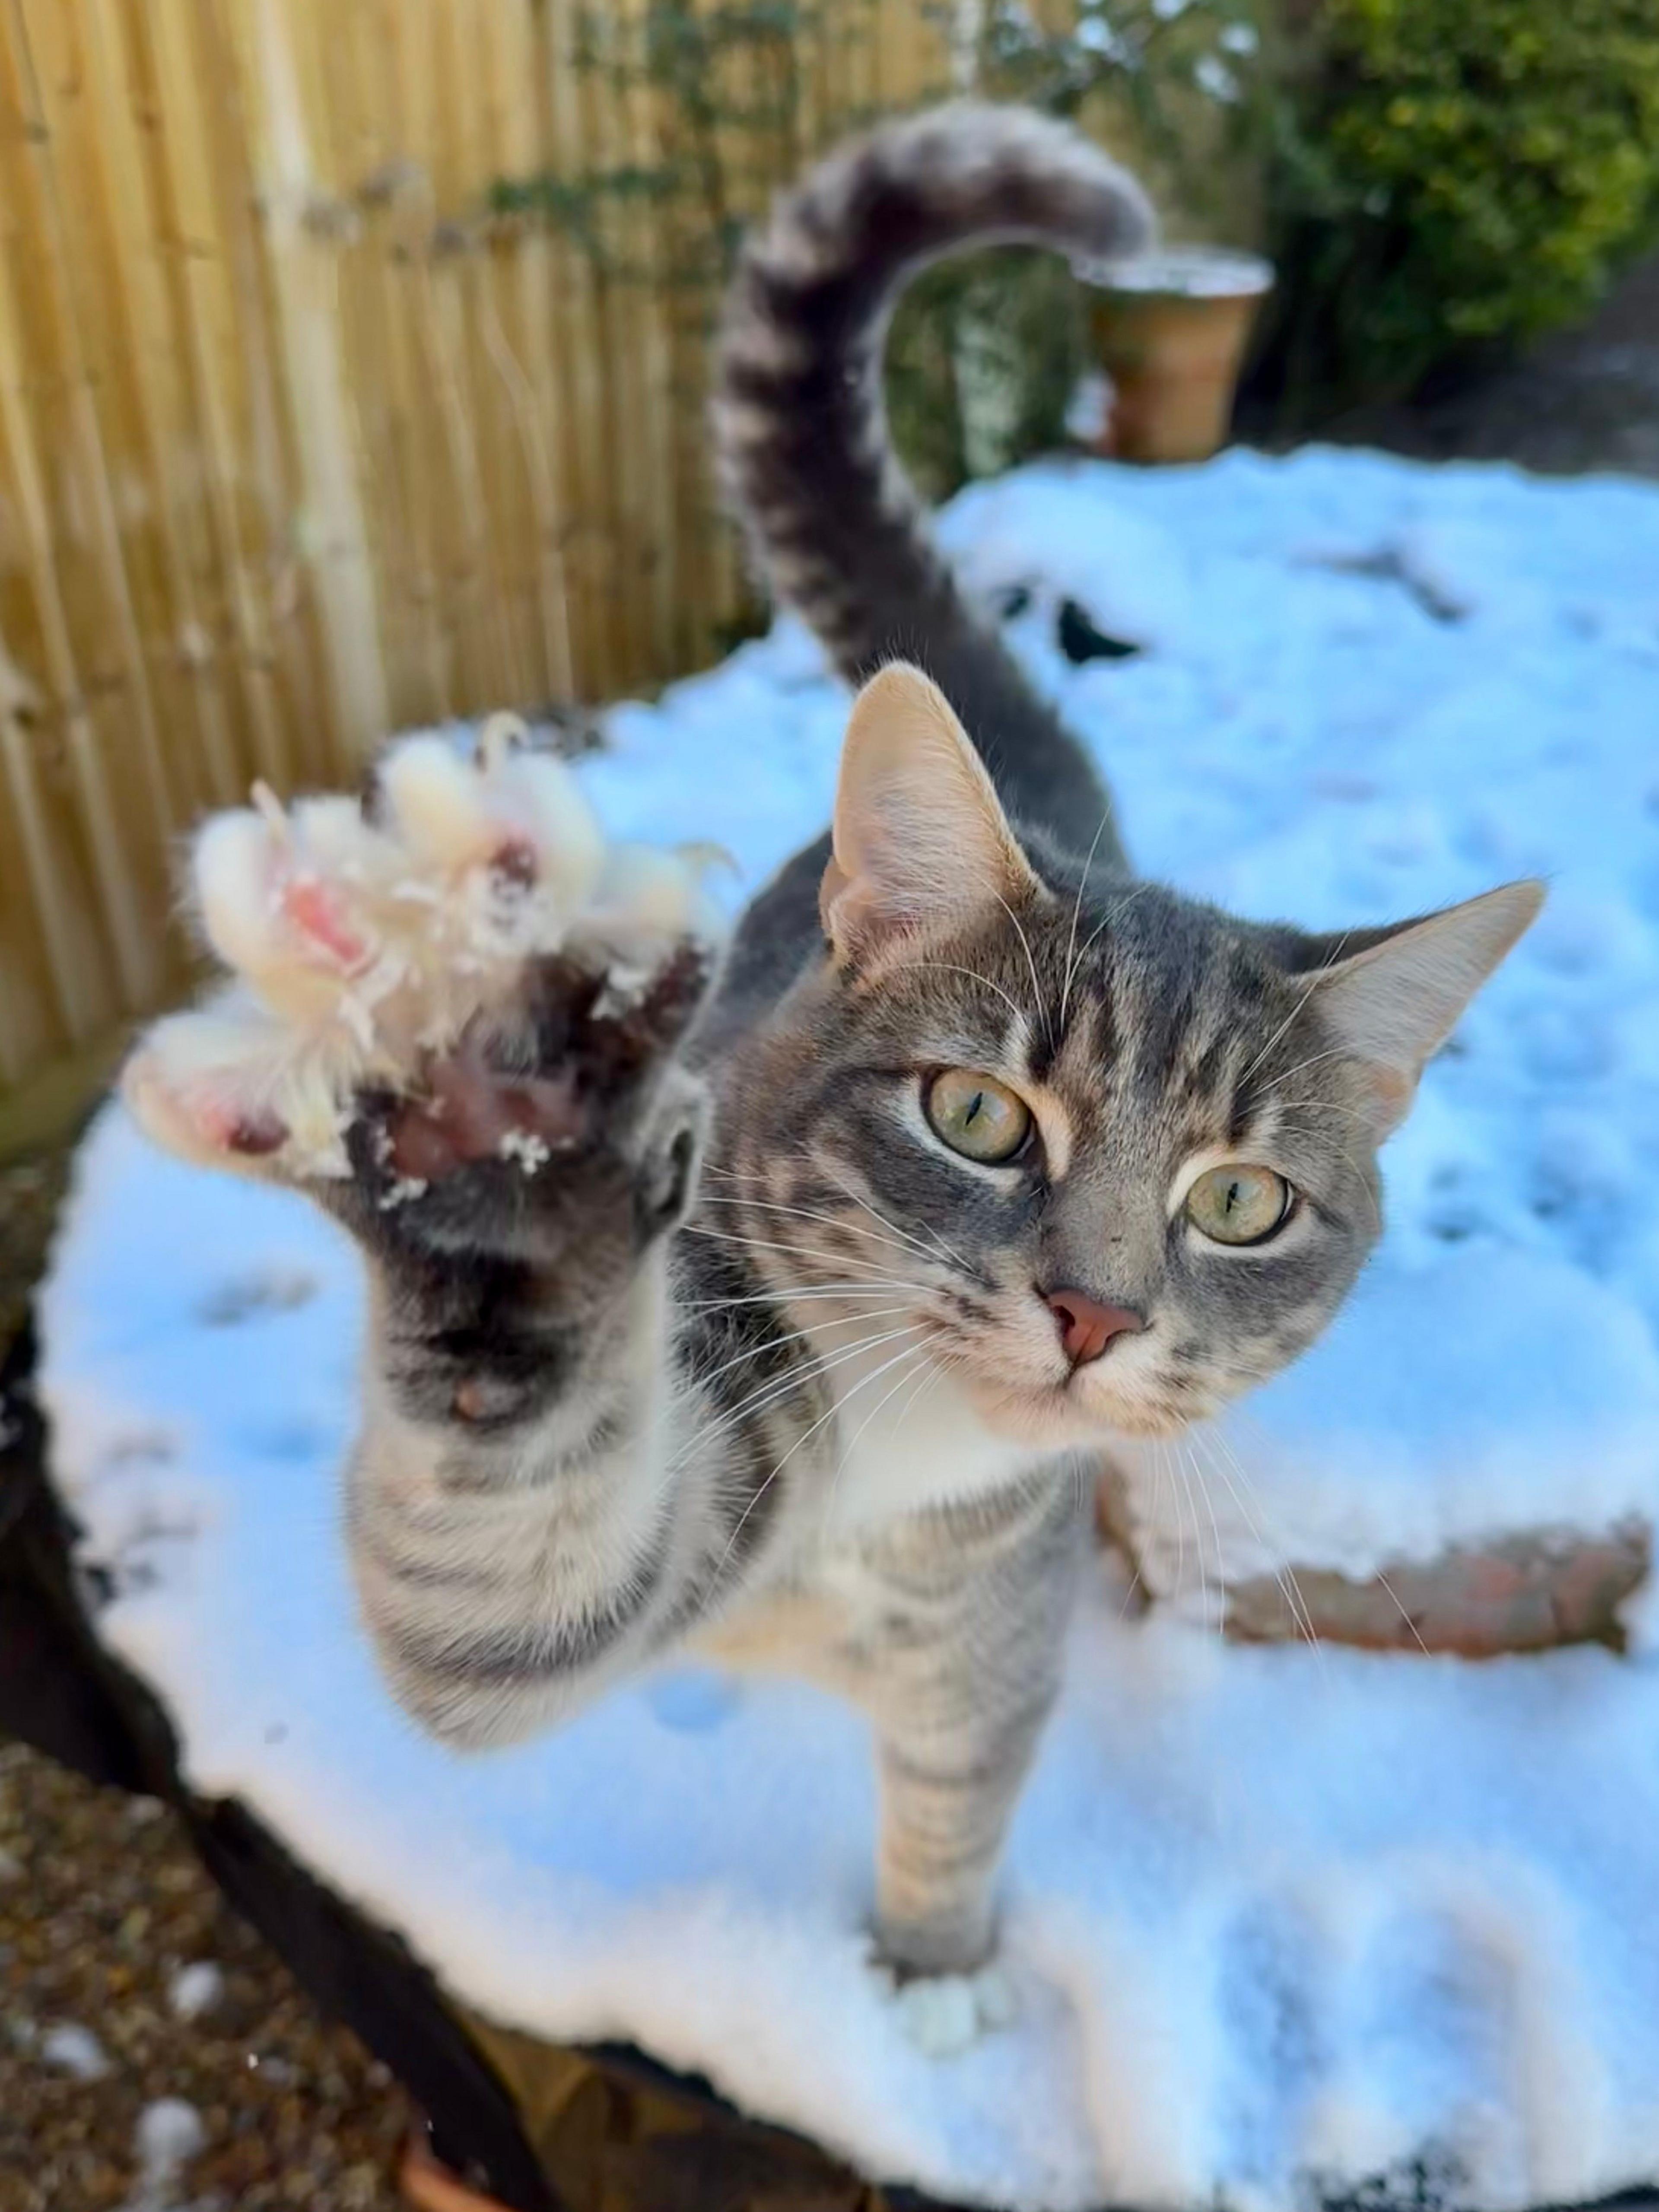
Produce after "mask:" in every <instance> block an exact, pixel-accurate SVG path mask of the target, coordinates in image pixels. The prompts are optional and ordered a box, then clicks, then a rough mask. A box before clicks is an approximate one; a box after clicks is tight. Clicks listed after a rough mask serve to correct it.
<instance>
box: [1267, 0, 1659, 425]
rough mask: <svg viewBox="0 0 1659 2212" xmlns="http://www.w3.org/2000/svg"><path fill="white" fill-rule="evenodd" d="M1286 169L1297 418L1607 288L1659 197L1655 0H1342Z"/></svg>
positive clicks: (1541, 323) (1281, 199)
mask: <svg viewBox="0 0 1659 2212" xmlns="http://www.w3.org/2000/svg"><path fill="white" fill-rule="evenodd" d="M1316 38H1317V40H1318V42H1319V46H1320V48H1321V53H1320V58H1319V60H1318V62H1317V64H1316V66H1315V67H1314V68H1312V69H1308V68H1306V67H1305V66H1304V69H1303V70H1301V71H1300V72H1298V73H1297V74H1295V75H1292V76H1289V77H1288V78H1287V80H1286V84H1287V95H1286V99H1285V105H1284V108H1283V112H1282V113H1281V116H1280V118H1279V129H1278V131H1277V133H1276V137H1277V145H1276V149H1275V154H1274V159H1273V177H1272V181H1271V186H1270V191H1271V197H1272V202H1273V210H1274V225H1273V227H1274V232H1275V236H1274V238H1273V246H1274V248H1275V250H1276V256H1277V258H1278V259H1279V264H1280V277H1281V281H1280V289H1279V305H1278V310H1277V313H1278V327H1277V331H1276V333H1275V337H1274V347H1275V351H1276V353H1277V355H1278V356H1279V360H1278V364H1277V365H1278V370H1279V386H1280V390H1281V392H1282V394H1283V395H1284V398H1285V402H1286V404H1287V407H1288V410H1289V411H1290V412H1291V413H1292V414H1295V413H1298V412H1299V413H1302V414H1306V413H1307V412H1309V411H1310V410H1313V411H1316V410H1317V408H1318V406H1319V404H1321V403H1323V404H1330V403H1331V402H1333V401H1343V400H1353V399H1359V398H1382V397H1389V396H1392V395H1396V394H1399V393H1401V392H1407V391H1409V390H1410V389H1411V388H1412V387H1413V386H1415V385H1416V384H1417V383H1418V382H1419V380H1421V378H1422V377H1423V375H1424V374H1425V372H1426V371H1427V370H1429V369H1430V368H1433V367H1435V366H1437V364H1439V363H1441V362H1444V361H1446V360H1447V359H1448V358H1449V357H1453V356H1456V355H1458V354H1459V353H1467V352H1468V351H1470V350H1471V349H1480V348H1486V347H1491V346H1492V345H1494V344H1510V343H1516V342H1518V341H1522V340H1525V339H1528V338H1530V337H1536V336H1537V335H1538V334H1539V333H1540V332H1541V331H1547V330H1549V329H1551V328H1553V327H1554V326H1557V325H1561V324H1564V323H1567V322H1570V321H1571V320H1572V319H1574V318H1576V317H1577V316H1578V315H1580V314H1582V313H1583V312H1584V311H1585V310H1587V309H1588V308H1589V307H1590V306H1591V305H1593V303H1594V301H1595V299H1596V297H1597V295H1598V294H1599V293H1600V292H1601V289H1603V287H1604V286H1605V284H1606V282H1607V277H1608V275H1609V273H1610V271H1611V270H1612V269H1613V265H1614V264H1615V262H1616V261H1617V259H1618V258H1619V257H1620V255H1621V254H1623V253H1626V252H1629V251H1631V250H1632V248H1633V247H1634V246H1637V245H1638V244H1639V243H1640V242H1641V241H1642V240H1643V239H1644V237H1645V236H1646V235H1647V234H1648V233H1649V231H1650V228H1651V226H1652V225H1653V223H1654V220H1655V216H1656V211H1659V7H1656V5H1655V0H1327V4H1326V5H1325V7H1324V8H1323V9H1322V13H1321V15H1320V17H1319V19H1318V21H1317V24H1316Z"/></svg>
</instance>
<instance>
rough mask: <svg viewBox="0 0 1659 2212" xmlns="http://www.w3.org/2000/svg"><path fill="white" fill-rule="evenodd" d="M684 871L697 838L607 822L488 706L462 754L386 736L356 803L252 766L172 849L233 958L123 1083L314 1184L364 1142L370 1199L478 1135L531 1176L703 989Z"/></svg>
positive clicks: (453, 1159)
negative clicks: (182, 856)
mask: <svg viewBox="0 0 1659 2212" xmlns="http://www.w3.org/2000/svg"><path fill="white" fill-rule="evenodd" d="M701 875H702V868H701V865H700V861H699V858H698V857H697V856H695V855H690V854H684V853H677V852H670V851H659V850H656V849H654V848H648V847H641V846H629V845H612V844H610V843H608V842H607V841H606V840H605V836H604V834H603V831H602V830H601V829H600V827H599V823H598V821H597V820H596V818H595V817H594V815H593V812H592V808H591V807H590V806H589V805H588V802H587V799H586V795H585V794H584V793H583V792H582V791H581V789H580V785H579V784H578V783H577V781H576V780H575V778H574V775H572V774H571V772H570V770H569V769H568V768H566V767H565V766H564V764H563V763H562V762H560V761H558V760H556V759H555V758H553V757H551V756H550V755H548V754H545V753H541V752H538V751H535V750H531V749H530V748H528V747H527V746H526V744H524V743H523V742H522V731H521V728H520V727H519V726H516V725H514V724H513V723H512V721H511V720H510V718H507V717H502V716H498V717H495V718H494V719H493V720H491V721H490V722H489V723H487V724H486V725H485V726H484V728H483V732H482V733H481V735H480V737H479V738H478V740H477V744H476V746H475V747H474V749H473V750H472V751H471V754H469V753H467V752H466V751H465V750H463V749H462V747H461V746H460V745H459V744H456V743H455V742H453V741H452V740H451V739H450V738H446V737H441V736H439V735H436V734H434V733H422V734H420V735H416V736H414V737H410V738H403V739H401V740H399V741H398V742H397V743H395V744H392V745H391V746H390V747H388V748H387V750H386V753H385V754H384V755H383V756H382V757H381V758H380V762H379V763H377V764H376V768H375V770H374V775H373V778H372V780H371V783H370V786H369V789H368V794H367V795H366V797H365V799H364V800H363V801H362V803H361V804H359V802H357V801H356V800H354V799H344V798H340V797H334V796H325V797H319V798H312V799H301V800H300V801H299V802H298V803H297V804H295V805H293V806H292V807H290V808H284V807H283V806H282V805H279V804H278V802H277V801H276V799H275V798H273V797H272V795H271V794H270V793H269V792H268V791H266V790H265V789H264V787H255V792H254V795H253V803H252V805H250V806H248V807H246V808H243V809H239V810H236V811H232V812H229V813H226V814H222V815H219V816H216V817H214V818H213V819H212V820H211V821H210V822H209V823H206V824H205V826H204V828H203V829H202V830H201V831H200V833H199V834H198V836H197V839H196V842H195V845H194V848H193V850H192V854H191V899H192V904H193V907H194V909H195V912H196V914H197V917H198V920H199V923H200V927H201V930H202V933H203V935H204V938H205V939H206V940H207V943H208V945H210V948H211V949H212V951H214V952H215V953H216V955H217V957H218V958H219V959H220V961H221V962H222V963H223V965H224V966H225V967H226V968H227V969H228V970H229V971H230V978H231V980H230V981H229V982H228V985H227V986H226V987H223V988H222V990H221V991H220V992H219V994H217V995H216V997H214V998H212V999H210V1000H208V1001H207V1002H206V1003H204V1005H203V1006H200V1007H198V1008H197V1009H194V1010H192V1011H191V1012H187V1013H182V1014H177V1015H173V1016H171V1017H169V1018H167V1019H166V1020H164V1021H161V1022H160V1023H158V1024H155V1027H154V1028H153V1029H152V1030H150V1031H149V1034H148V1035H147V1036H145V1037H144V1038H143V1040H142V1041H141V1042H140V1044H139V1046H138V1048H137V1050H136V1052H135V1053H134V1054H133V1055H132V1056H131V1060H129V1062H128V1065H127V1067H126V1069H125V1073H124V1076H123V1091H124V1093H125V1097H126V1100H127V1103H128V1104H129V1106H130V1107H131V1109H132V1111H133V1113H134V1115H136V1117H137V1120H138V1121H139V1122H140V1123H141V1125H142V1126H143V1127H144V1128H145V1129H146V1130H147V1132H148V1133H149V1134H150V1135H151V1136H152V1137H153V1138H154V1139H156V1141H157V1142H159V1143H161V1144H162V1145H164V1146H167V1148H168V1149H169V1150H172V1151H173V1152H179V1153H182V1154H183V1155H185V1157H186V1158H191V1159H195V1160H198V1161H203V1162H206V1163H209V1164H217V1165H223V1166H229V1167H237V1168H240V1169H242V1170H245V1171H248V1172H253V1173H257V1174H261V1175H266V1176H274V1177H276V1178H277V1179H281V1180H285V1181H289V1182H319V1183H322V1182H330V1181H333V1182H344V1181H348V1180H349V1179H351V1178H352V1177H353V1176H359V1177H361V1176H362V1174H363V1173H364V1171H365V1164H366V1163H367V1166H368V1170H372V1171H373V1172H374V1178H375V1179H376V1180H377V1182H378V1184H379V1186H380V1187H379V1190H378V1197H379V1200H380V1202H381V1203H383V1204H394V1205H395V1204H396V1203H398V1202H399V1200H406V1199H409V1198H410V1197H413V1196H415V1195H417V1194H419V1192H420V1190H421V1189H422V1188H424V1187H425V1186H426V1185H427V1184H428V1182H430V1181H431V1180H432V1179H433V1178H434V1177H435V1176H440V1175H442V1174H445V1173H447V1172H449V1171H451V1170H453V1169H455V1168H457V1167H459V1166H463V1165H469V1164H473V1163H475V1162H477V1160H479V1159H481V1158H486V1157H488V1158H491V1159H495V1160H498V1161H501V1162H505V1163H507V1164H511V1165H513V1166H514V1167H515V1168H516V1169H517V1170H518V1171H519V1172H520V1173H521V1174H522V1175H525V1176H530V1175H533V1174H534V1173H536V1172H537V1171H538V1170H539V1169H540V1168H541V1167H542V1166H543V1165H544V1164H545V1163H546V1162H547V1161H548V1159H549V1158H550V1157H551V1156H552V1155H553V1154H554V1153H555V1152H557V1151H559V1150H560V1149H561V1148H568V1147H570V1146H574V1145H575V1144H577V1143H578V1142H580V1140H581V1139H582V1138H583V1137H584V1136H585V1135H586V1133H588V1132H589V1130H590V1128H591V1125H592V1116H593V1114H594V1113H595V1112H598V1111H601V1110H608V1109H614V1108H615V1107H616V1106H617V1103H618V1101H619V1099H620V1098H621V1097H622V1096H623V1093H624V1092H625V1091H627V1089H628V1088H629V1085H630V1084H631V1085H633V1086H634V1088H635V1090H637V1089H639V1088H640V1087H641V1085H642V1083H643V1082H644V1081H645V1079H647V1076H648V1073H649V1072H650V1069H651V1066H653V1063H654V1062H655V1061H657V1060H660V1059H661V1058H662V1057H663V1056H664V1055H665V1054H666V1053H667V1052H668V1051H669V1050H671V1048H672V1046H673V1045H674V1044H675V1043H677V1042H678V1039H679V1037H680V1036H681V1035H682V1034H683V1032H684V1029H685V1028H686V1026H687V1025H688V1023H689V1021H690V1018H691V1016H692V1015H693V1014H694V1013H695V1012H696V1006H698V1005H699V1004H700V1003H701V1000H702V995H703V994H704V992H705V990H706V988H707V986H708V980H709V977H710V975H712V973H713V970H714V965H715V961H716V957H717V946H718V940H719V938H720V922H719V919H718V916H717V915H716V912H715V909H714V908H713V906H712V905H711V903H710V902H709V901H708V898H707V897H706V896H705V895H704V893H703V890H702V881H701ZM365 1129H367V1131H368V1133H367V1137H366V1138H365V1136H364V1131H365Z"/></svg>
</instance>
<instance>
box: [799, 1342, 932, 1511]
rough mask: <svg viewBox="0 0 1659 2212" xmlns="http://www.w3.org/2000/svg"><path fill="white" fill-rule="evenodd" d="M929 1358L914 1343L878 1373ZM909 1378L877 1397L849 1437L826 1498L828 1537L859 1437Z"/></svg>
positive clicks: (921, 1346)
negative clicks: (838, 1494) (842, 1483)
mask: <svg viewBox="0 0 1659 2212" xmlns="http://www.w3.org/2000/svg"><path fill="white" fill-rule="evenodd" d="M901 1359H905V1360H909V1359H921V1360H923V1361H925V1360H926V1359H927V1346H926V1345H925V1344H913V1345H912V1346H910V1347H909V1349H908V1351H907V1352H900V1353H898V1354H897V1355H896V1357H895V1358H892V1359H890V1360H889V1361H887V1362H886V1363H885V1364H884V1365H883V1366H881V1367H879V1368H878V1369H877V1370H876V1371H877V1373H878V1375H884V1374H885V1373H886V1372H887V1369H888V1368H889V1367H894V1366H896V1365H897V1364H898V1362H899V1360H901ZM909 1380H910V1377H909V1376H908V1375H904V1374H901V1375H900V1376H899V1378H898V1380H897V1382H896V1383H894V1384H893V1386H892V1388H891V1389H889V1390H884V1391H883V1393H882V1395H881V1396H880V1397H879V1398H878V1399H877V1401H876V1402H875V1404H874V1405H873V1406H872V1407H871V1408H870V1410H869V1412H868V1413H866V1415H865V1417H864V1419H862V1420H861V1421H860V1423H859V1425H858V1426H857V1428H856V1429H854V1431H853V1433H852V1435H851V1437H849V1438H848V1443H847V1449H846V1450H845V1451H844V1452H842V1455H841V1457H840V1459H839V1460H838V1461H837V1462H836V1469H835V1472H834V1474H832V1475H831V1476H830V1478H829V1496H828V1498H826V1499H825V1500H824V1507H823V1535H824V1537H825V1538H826V1539H827V1538H828V1536H829V1524H830V1521H831V1519H832V1517H833V1516H834V1513H835V1510H836V1490H837V1489H838V1488H839V1487H840V1484H841V1478H842V1474H843V1473H844V1472H845V1471H846V1468H847V1467H848V1463H849V1462H850V1461H851V1459H852V1456H853V1454H854V1451H856V1450H857V1449H858V1442H859V1438H860V1437H861V1436H862V1435H863V1434H864V1432H865V1431H866V1429H867V1428H868V1427H869V1425H870V1424H871V1422H872V1421H873V1420H874V1419H875V1418H876V1416H877V1414H878V1413H880V1411H881V1409H882V1407H884V1406H885V1405H886V1404H887V1403H888V1402H889V1401H890V1400H891V1399H893V1398H895V1397H896V1396H897V1395H898V1393H899V1392H900V1391H901V1390H902V1389H903V1388H904V1386H905V1384H906V1383H908V1381H909ZM854 1395H855V1393H854V1392H851V1391H849V1392H848V1399H849V1401H850V1399H851V1398H852V1397H853V1396H854Z"/></svg>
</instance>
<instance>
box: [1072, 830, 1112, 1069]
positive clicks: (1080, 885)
mask: <svg viewBox="0 0 1659 2212" xmlns="http://www.w3.org/2000/svg"><path fill="white" fill-rule="evenodd" d="M1111 818H1112V810H1111V808H1110V807H1108V808H1107V809H1106V811H1105V812H1104V813H1103V815H1102V816H1101V817H1100V827H1099V829H1097V830H1096V832H1095V835H1094V842H1093V843H1092V844H1091V846H1090V848H1089V857H1088V859H1087V860H1085V862H1084V863H1083V873H1082V874H1081V875H1080V876H1079V878H1078V879H1077V896H1076V897H1075V898H1074V899H1073V901H1072V927H1071V933H1070V935H1069V936H1068V937H1067V939H1066V980H1065V981H1064V982H1063V983H1062V984H1061V986H1060V1035H1061V1036H1065V1034H1066V1010H1067V1009H1068V1008H1069V1006H1071V1003H1072V978H1073V975H1075V974H1076V973H1077V926H1078V922H1079V920H1080V919H1081V917H1082V914H1083V894H1084V892H1085V890H1086V889H1087V888H1088V883H1089V871H1090V869H1091V868H1092V867H1093V866H1094V864H1095V854H1097V852H1098V851H1099V850H1100V841H1101V839H1102V838H1103V836H1105V834H1106V825H1107V823H1109V821H1110V820H1111Z"/></svg>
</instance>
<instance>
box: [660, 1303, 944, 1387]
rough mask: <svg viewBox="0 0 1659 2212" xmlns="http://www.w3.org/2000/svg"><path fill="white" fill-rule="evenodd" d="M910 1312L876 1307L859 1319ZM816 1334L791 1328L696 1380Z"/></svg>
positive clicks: (702, 1371)
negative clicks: (783, 1334) (782, 1334)
mask: <svg viewBox="0 0 1659 2212" xmlns="http://www.w3.org/2000/svg"><path fill="white" fill-rule="evenodd" d="M910 1310H911V1309H910V1308H909V1307H908V1305H902V1306H878V1307H877V1308H876V1309H875V1310H874V1312H865V1313H861V1314H860V1316H859V1319H860V1321H884V1320H885V1319H887V1318H888V1316H890V1315H892V1314H902V1313H908V1312H909V1311H910ZM816 1335H817V1330H816V1329H812V1328H792V1329H791V1330H790V1331H789V1333H788V1334H787V1335H786V1336H772V1337H768V1338H766V1339H765V1340H763V1342H761V1343H759V1344H756V1345H751V1346H750V1348H749V1350H748V1351H747V1352H738V1353H737V1354H736V1356H735V1357H734V1358H731V1359H724V1360H722V1361H721V1362H720V1365H719V1366H718V1367H707V1368H700V1369H699V1370H697V1377H696V1379H697V1381H698V1382H699V1383H712V1382H714V1380H715V1378H716V1376H721V1375H727V1374H730V1372H731V1370H732V1368H734V1367H741V1366H742V1365H743V1364H744V1360H746V1359H763V1358H765V1357H766V1355H767V1354H768V1353H769V1352H775V1351H776V1350H777V1349H778V1347H779V1346H780V1345H784V1344H799V1343H800V1342H802V1340H805V1339H807V1338H811V1337H813V1336H816Z"/></svg>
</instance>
